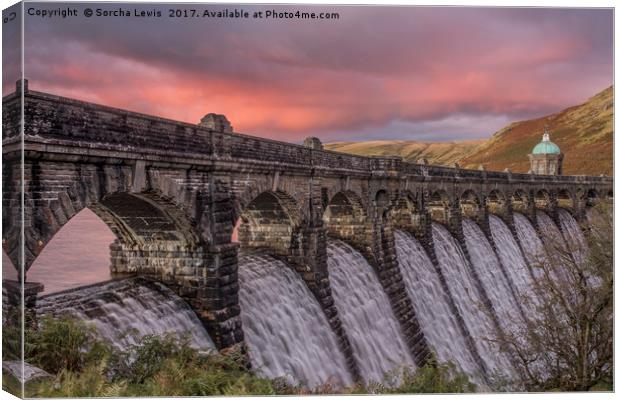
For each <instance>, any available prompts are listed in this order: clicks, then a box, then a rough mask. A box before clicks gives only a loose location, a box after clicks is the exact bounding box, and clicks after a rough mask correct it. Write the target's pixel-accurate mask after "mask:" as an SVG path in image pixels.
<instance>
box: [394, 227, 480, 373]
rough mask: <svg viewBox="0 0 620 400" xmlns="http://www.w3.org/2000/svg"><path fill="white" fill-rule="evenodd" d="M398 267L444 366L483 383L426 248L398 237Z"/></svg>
mask: <svg viewBox="0 0 620 400" xmlns="http://www.w3.org/2000/svg"><path fill="white" fill-rule="evenodd" d="M394 236H395V240H396V253H397V256H398V263H399V265H400V269H401V271H402V274H403V279H404V281H405V286H406V288H407V292H408V294H409V296H410V298H411V300H412V302H413V306H414V309H415V312H416V315H417V316H418V320H419V322H420V328H421V329H422V331H423V332H424V336H425V337H426V340H427V341H428V342H429V344H430V346H431V347H432V348H433V350H434V351H435V354H436V355H437V359H438V360H439V361H440V362H447V361H453V362H454V363H455V364H456V366H457V368H459V369H460V370H461V371H463V372H464V373H466V374H467V375H468V376H470V377H471V379H472V381H474V382H475V383H478V384H480V383H481V382H483V379H484V378H483V377H482V371H481V370H480V366H479V365H478V363H477V362H476V359H475V357H474V356H473V354H472V352H471V350H470V348H469V347H468V345H467V341H466V339H465V337H464V334H463V332H462V330H461V328H460V326H459V323H458V321H457V320H456V317H455V316H454V314H453V312H452V310H451V308H450V304H449V301H450V300H449V299H448V297H447V295H446V293H445V292H444V290H443V287H442V285H441V282H440V280H439V276H438V275H437V271H436V270H435V267H434V266H433V264H432V262H431V260H430V259H429V258H428V255H427V254H426V252H425V251H424V248H423V247H422V245H421V244H420V243H419V242H418V241H417V240H416V239H415V238H414V237H412V236H411V235H409V234H408V233H406V232H403V231H398V230H397V231H396V232H395V233H394Z"/></svg>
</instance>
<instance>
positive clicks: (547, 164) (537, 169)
mask: <svg viewBox="0 0 620 400" xmlns="http://www.w3.org/2000/svg"><path fill="white" fill-rule="evenodd" d="M528 157H529V158H530V172H531V173H534V174H538V175H562V160H563V159H564V154H562V152H561V151H560V148H559V147H558V145H557V144H555V143H553V142H552V141H551V140H550V139H549V132H547V127H545V133H544V134H543V138H542V142H540V143H538V144H537V145H536V146H534V149H533V150H532V154H529V155H528Z"/></svg>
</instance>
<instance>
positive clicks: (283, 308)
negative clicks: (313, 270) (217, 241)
mask: <svg viewBox="0 0 620 400" xmlns="http://www.w3.org/2000/svg"><path fill="white" fill-rule="evenodd" d="M239 305H240V307H241V320H242V324H243V331H244V334H245V335H244V336H245V341H246V344H247V345H248V349H249V355H250V360H251V362H252V366H253V367H254V368H255V369H256V371H257V372H258V373H259V374H260V375H262V376H265V377H269V378H275V377H283V376H284V377H286V378H287V380H288V381H289V382H290V383H302V384H303V383H305V384H306V385H308V386H309V387H315V386H317V385H320V384H324V383H327V382H331V383H333V384H335V385H350V384H351V383H352V378H351V376H350V374H349V372H348V369H347V364H346V360H345V357H344V355H343V354H342V352H341V351H340V348H339V347H338V341H337V338H336V335H335V334H334V333H333V331H332V330H331V329H330V326H329V323H328V321H327V318H326V317H325V314H324V312H323V310H322V309H321V307H320V306H319V303H318V302H317V301H316V298H315V297H314V296H313V295H312V293H311V292H310V290H309V289H308V287H307V286H306V285H305V283H304V282H303V281H302V279H301V278H300V277H299V275H298V274H297V273H296V272H295V271H293V270H292V269H291V268H289V267H288V266H287V265H286V264H284V263H283V262H282V261H279V260H276V259H274V258H273V257H270V256H267V255H260V254H247V255H243V256H241V257H240V258H239Z"/></svg>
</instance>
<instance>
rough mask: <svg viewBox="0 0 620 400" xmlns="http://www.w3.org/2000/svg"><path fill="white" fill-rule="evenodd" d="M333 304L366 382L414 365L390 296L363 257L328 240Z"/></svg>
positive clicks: (338, 243)
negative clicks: (399, 368)
mask: <svg viewBox="0 0 620 400" xmlns="http://www.w3.org/2000/svg"><path fill="white" fill-rule="evenodd" d="M327 255H328V257H327V267H328V271H329V279H330V283H331V288H332V296H333V297H334V303H335V304H336V308H337V309H338V313H339V315H340V319H341V320H342V324H343V326H344V329H345V331H346V332H347V335H348V337H349V341H350V342H351V346H352V348H353V354H354V356H355V358H356V359H357V361H358V365H359V367H360V373H361V375H362V378H363V379H364V380H365V381H366V382H370V381H375V382H380V381H383V378H384V375H385V373H387V372H389V371H391V370H393V369H395V368H396V367H399V366H403V365H407V366H410V367H414V365H415V364H414V362H413V359H412V357H411V356H410V354H409V349H408V348H407V345H406V343H405V341H404V339H403V335H402V332H401V330H400V326H399V323H398V321H397V320H396V317H395V316H394V313H393V312H392V308H391V306H390V302H389V299H388V297H387V295H386V294H385V292H384V291H383V287H382V286H381V284H380V283H379V280H378V279H377V276H376V275H375V272H374V270H373V268H372V267H371V266H370V265H369V264H368V262H367V261H366V259H365V258H364V257H363V256H362V255H361V254H360V253H359V252H357V251H356V250H354V249H353V248H352V247H351V246H349V245H348V244H346V243H344V242H342V241H339V240H329V241H328V243H327Z"/></svg>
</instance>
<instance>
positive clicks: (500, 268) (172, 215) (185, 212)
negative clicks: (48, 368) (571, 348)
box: [2, 86, 613, 386]
mask: <svg viewBox="0 0 620 400" xmlns="http://www.w3.org/2000/svg"><path fill="white" fill-rule="evenodd" d="M22 89H23V93H24V96H23V98H22V97H21V96H20V94H21V91H22ZM22 101H23V104H22ZM22 107H23V110H24V121H23V123H24V126H23V136H22V135H21V117H20V116H21V110H22ZM3 112H4V117H3V121H2V122H3V127H4V129H3V138H2V139H3V171H2V178H3V186H4V193H3V205H2V206H3V211H4V212H3V221H2V224H3V231H4V236H3V248H4V251H5V252H6V254H7V255H8V257H9V258H10V259H11V261H12V263H13V264H14V265H18V266H19V265H23V266H24V275H25V276H24V278H25V280H26V282H29V280H28V269H29V267H30V266H31V265H32V264H33V262H34V260H35V259H36V258H37V256H38V255H39V254H40V253H41V252H42V250H43V249H44V248H45V246H46V245H47V244H48V243H49V242H50V240H51V239H52V238H53V237H54V235H55V234H56V233H57V232H58V231H59V230H60V229H61V228H62V227H63V226H64V225H65V224H66V223H67V222H68V221H69V220H70V219H71V218H72V217H73V216H75V215H76V214H77V213H79V212H80V211H81V210H83V209H85V208H89V209H90V210H92V211H93V212H94V213H95V214H97V216H98V217H99V218H100V219H101V220H102V221H103V222H104V223H105V224H106V225H107V226H108V227H109V228H110V230H111V231H112V232H113V233H114V235H115V237H116V239H115V240H114V242H113V243H112V244H111V245H110V271H111V273H112V275H113V276H118V277H123V279H120V278H119V279H115V280H113V281H111V282H104V283H101V284H98V285H94V286H89V287H85V288H78V289H73V290H70V291H65V292H60V293H52V294H46V295H44V296H42V297H41V298H39V299H38V301H37V293H36V292H37V290H38V289H37V285H36V284H35V283H34V282H33V283H28V285H27V287H26V306H28V307H33V308H34V307H37V308H38V310H39V312H45V313H52V314H54V313H58V312H62V310H70V312H72V313H73V314H78V315H83V316H84V317H83V318H85V319H94V320H95V322H96V325H97V326H98V327H99V328H100V329H101V330H102V332H104V336H106V337H110V336H112V335H113V329H114V328H115V327H116V328H118V327H119V325H120V326H122V325H124V324H128V325H132V324H133V325H132V326H135V327H136V328H137V329H138V330H139V331H144V332H142V333H148V332H161V331H163V330H165V329H164V328H170V329H172V330H177V331H189V332H191V335H192V341H193V342H194V343H195V344H196V345H197V346H203V347H208V348H216V349H218V350H226V349H230V348H235V347H243V348H247V351H248V355H249V361H250V363H251V364H252V366H253V367H254V368H255V369H257V370H258V371H259V372H260V373H261V374H263V375H265V376H269V377H276V376H288V377H289V378H290V379H291V380H292V381H296V382H304V383H306V384H308V385H309V386H314V385H319V384H321V383H324V382H326V381H329V380H332V381H335V382H338V383H340V384H342V385H350V384H351V383H353V382H356V381H363V382H371V381H377V380H381V378H382V376H383V375H384V374H385V373H387V372H388V371H390V370H392V369H393V368H395V367H398V366H402V365H409V366H412V367H414V368H415V367H418V366H421V365H424V364H425V363H426V362H428V360H429V358H430V355H431V353H434V354H435V355H436V357H437V359H439V360H440V361H448V360H452V361H454V362H455V363H456V365H457V367H458V368H459V369H461V370H462V371H464V372H466V373H468V374H469V375H470V376H471V377H472V380H474V381H475V382H476V383H479V384H480V385H482V386H484V385H485V382H486V379H487V378H488V376H489V374H491V373H492V372H493V371H498V370H499V371H503V372H504V373H507V374H510V373H512V372H511V371H512V365H511V361H510V360H509V359H507V358H506V357H504V356H502V355H501V353H500V352H498V351H497V349H496V348H494V346H493V345H492V344H491V343H489V342H488V341H485V340H482V338H484V337H485V336H489V335H490V334H492V332H498V331H499V332H501V331H506V330H510V329H512V326H513V324H518V323H519V320H520V319H522V318H527V315H528V313H530V312H531V310H528V309H527V306H526V305H525V304H523V302H522V301H520V298H521V296H522V295H524V294H527V293H528V291H529V290H530V289H531V285H532V281H533V280H534V279H535V275H534V273H533V271H532V263H533V261H532V260H533V257H532V255H535V254H539V253H542V252H544V249H543V244H542V242H543V239H544V235H545V232H548V231H549V230H550V229H551V230H554V232H555V231H557V232H560V233H559V234H560V235H561V236H562V238H563V240H564V241H565V242H566V243H572V242H574V241H581V243H583V242H584V240H585V239H584V234H585V233H584V232H583V231H582V230H581V229H580V228H579V223H580V222H583V221H585V220H586V217H587V215H588V213H589V208H590V207H591V206H593V205H594V204H596V203H597V202H605V201H611V200H612V199H613V192H612V190H613V179H612V178H610V177H603V176H599V177H594V176H551V175H535V174H516V173H511V172H509V171H507V172H492V171H486V170H484V169H481V170H468V169H462V168H459V167H458V166H457V167H455V168H449V167H440V166H432V165H428V164H426V163H423V162H421V163H416V164H413V163H407V162H404V161H403V160H402V159H400V158H398V157H361V156H354V155H348V154H342V153H337V152H332V151H326V150H323V149H322V146H321V145H320V142H319V141H318V140H307V141H306V142H305V143H304V145H296V144H290V143H283V142H278V141H274V140H269V139H264V138H258V137H253V136H249V135H244V134H240V133H234V132H232V127H231V126H230V124H227V123H222V121H221V120H218V119H217V118H213V117H212V118H207V119H203V122H202V123H201V124H197V125H194V124H188V123H182V122H177V121H172V120H167V119H162V118H158V117H154V116H149V115H143V114H138V113H134V112H129V111H126V110H121V109H116V108H111V107H106V106H101V105H96V104H91V103H86V102H82V101H78V100H74V99H69V98H64V97H59V96H55V95H53V94H48V93H42V92H37V91H33V90H29V89H28V88H27V86H25V87H23V88H21V87H19V86H18V91H17V92H16V93H13V94H9V95H7V96H5V97H4V98H3ZM22 157H23V158H22ZM22 163H23V179H24V185H23V186H22V185H20V179H21V177H22V169H21V166H22ZM22 196H23V205H24V206H23V208H22ZM22 217H23V221H24V225H23V226H22V224H21V221H22ZM575 227H576V228H575ZM22 228H23V230H22ZM22 245H23V252H22V250H21V249H22ZM58 268H62V265H58ZM4 283H5V284H4V286H5V287H4V288H3V289H4V290H3V291H4V292H6V291H7V290H8V289H7V288H10V287H11V285H10V284H9V283H8V282H6V281H5V282H4ZM111 295H114V296H112V297H114V299H112V300H110V298H111ZM8 297H9V301H10V299H11V298H12V297H11V296H10V295H9V296H8ZM13 299H14V298H13ZM87 300H88V301H87ZM110 302H113V303H114V307H112V306H110ZM36 303H38V305H36V306H35V304H36ZM119 305H120V306H119ZM480 307H483V308H484V311H483V310H481V309H480ZM92 309H97V310H99V312H92ZM89 310H90V311H89ZM136 315H148V316H149V317H148V318H150V319H152V320H154V321H150V320H145V321H142V322H140V321H139V320H137V319H136V318H135V316H136ZM148 318H147V319H148ZM160 321H161V322H160ZM151 325H153V326H151Z"/></svg>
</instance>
